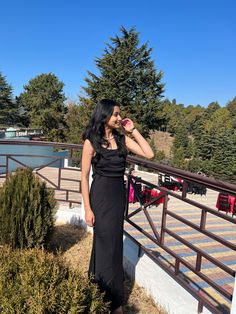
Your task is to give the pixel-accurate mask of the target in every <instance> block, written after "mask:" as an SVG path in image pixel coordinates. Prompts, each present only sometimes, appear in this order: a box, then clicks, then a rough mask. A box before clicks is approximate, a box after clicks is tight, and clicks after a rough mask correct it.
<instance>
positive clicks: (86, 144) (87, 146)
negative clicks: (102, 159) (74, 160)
mask: <svg viewBox="0 0 236 314" xmlns="http://www.w3.org/2000/svg"><path fill="white" fill-rule="evenodd" d="M83 147H84V149H86V150H89V151H93V152H94V148H93V145H92V143H91V141H90V140H89V139H88V138H86V140H85V141H84V145H83Z"/></svg>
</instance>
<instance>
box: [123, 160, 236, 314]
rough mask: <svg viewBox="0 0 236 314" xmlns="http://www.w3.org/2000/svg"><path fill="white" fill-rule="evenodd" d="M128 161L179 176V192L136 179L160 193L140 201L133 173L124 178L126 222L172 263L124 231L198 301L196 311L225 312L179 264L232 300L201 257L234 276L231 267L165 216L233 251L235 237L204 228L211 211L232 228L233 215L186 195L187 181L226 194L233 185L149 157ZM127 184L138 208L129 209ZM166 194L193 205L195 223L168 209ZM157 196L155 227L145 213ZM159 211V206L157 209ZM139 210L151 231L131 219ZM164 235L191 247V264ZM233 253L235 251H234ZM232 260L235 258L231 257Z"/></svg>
mask: <svg viewBox="0 0 236 314" xmlns="http://www.w3.org/2000/svg"><path fill="white" fill-rule="evenodd" d="M128 162H129V163H130V164H135V165H139V166H142V167H144V168H146V169H147V170H149V171H150V170H153V171H155V172H159V173H160V172H161V173H165V174H168V175H171V176H175V177H178V178H180V179H182V180H183V190H182V193H181V194H180V193H176V192H174V191H171V190H168V189H166V188H163V187H161V186H159V185H158V183H156V184H153V183H150V182H148V181H145V180H142V179H141V180H140V179H139V183H140V182H141V184H143V185H146V186H148V187H149V188H150V189H157V190H158V191H160V194H159V195H158V196H157V197H151V199H149V200H148V201H146V202H143V200H142V196H140V193H139V191H138V190H137V188H136V184H135V181H136V179H137V178H136V177H134V176H132V175H131V174H128V175H127V177H128V180H127V203H126V211H125V220H126V222H127V223H128V224H130V225H131V226H132V227H133V228H135V230H138V232H139V234H142V235H143V236H145V238H148V239H149V240H150V241H151V242H152V243H154V244H155V245H156V246H158V247H159V248H161V249H162V250H163V251H164V252H166V253H168V254H169V255H170V256H171V257H172V258H173V259H174V265H173V267H170V266H169V265H167V264H166V263H165V262H163V261H162V260H161V259H160V258H159V256H158V254H156V252H155V251H156V250H151V249H149V248H147V247H146V246H145V245H143V244H142V243H141V242H140V241H139V240H137V239H135V237H133V236H132V235H131V234H130V233H129V232H127V231H126V232H125V234H126V235H127V236H128V237H130V238H132V240H133V241H135V243H136V244H137V245H138V246H139V248H140V250H139V251H140V252H141V250H143V251H144V252H145V253H146V254H147V255H148V256H150V257H151V258H152V259H153V260H154V261H155V262H156V263H157V264H158V265H159V266H161V267H162V268H163V269H164V270H165V271H166V272H167V273H168V274H169V275H170V276H172V278H174V280H176V281H177V282H178V283H179V284H180V285H181V286H182V287H184V288H185V289H186V290H187V291H189V292H190V293H191V294H192V295H193V296H194V297H195V298H196V299H197V300H198V301H199V302H198V312H199V313H201V312H202V310H203V306H205V307H206V308H208V309H209V310H210V311H211V312H212V313H217V314H220V313H223V312H224V311H225V313H226V312H227V311H229V309H228V310H227V309H225V308H224V305H222V304H219V303H218V304H217V300H214V298H213V299H212V298H211V296H209V295H208V294H207V293H206V292H204V289H199V290H197V289H196V288H194V286H193V285H192V283H191V279H190V278H186V277H185V276H184V273H183V272H181V266H184V267H186V268H187V269H188V270H189V271H191V272H192V273H194V274H195V276H197V277H198V278H199V279H200V280H202V281H204V282H205V283H206V284H207V285H208V286H209V287H211V288H213V289H214V290H215V291H217V292H218V293H219V294H220V295H222V296H223V297H224V298H226V299H227V300H229V302H230V301H232V293H231V292H229V291H228V290H227V289H225V287H222V286H221V285H219V284H218V283H216V281H215V280H214V279H213V278H212V276H211V275H207V274H206V273H204V271H203V269H202V260H203V259H204V261H205V262H208V263H212V264H213V265H214V266H215V267H217V268H219V269H221V270H222V271H223V272H225V273H227V274H228V275H230V276H232V278H234V277H235V270H234V269H233V268H232V267H230V266H228V265H226V264H224V263H223V262H221V261H219V260H218V259H217V258H215V257H213V256H212V255H211V254H209V253H207V252H206V251H204V250H203V249H201V248H199V247H198V246H197V245H196V244H193V243H192V242H191V241H188V240H187V239H185V238H184V237H183V236H181V235H179V234H178V233H177V232H175V231H174V229H175V228H173V230H171V229H172V228H171V226H170V227H168V224H167V219H168V218H172V220H173V219H175V221H176V222H178V223H181V224H183V225H185V226H186V228H188V230H189V233H191V231H192V230H194V232H197V233H198V234H201V235H204V237H206V238H208V239H209V240H210V241H212V240H213V241H215V243H218V244H220V245H223V246H224V247H226V248H228V249H230V250H232V254H233V253H236V244H235V241H233V240H232V241H230V240H226V239H224V238H223V237H221V236H219V235H217V234H215V233H214V232H211V231H209V230H207V227H206V225H207V219H208V216H209V215H211V217H218V218H219V219H220V220H222V221H227V222H228V223H230V224H232V226H234V229H235V227H236V219H235V218H234V217H232V216H229V215H226V214H225V213H221V212H219V211H217V210H216V209H215V208H211V207H209V206H206V205H204V204H202V203H199V202H197V201H195V200H192V199H190V198H188V196H187V189H188V184H189V183H190V182H191V183H195V184H201V185H202V186H205V187H207V188H210V189H212V190H215V191H218V192H223V193H227V194H230V195H234V196H235V195H236V185H233V184H231V183H226V182H222V181H218V180H215V179H213V178H208V177H203V176H200V175H197V174H194V173H190V172H187V171H183V170H180V169H176V168H172V167H169V166H165V165H160V164H157V163H155V162H151V161H145V160H143V159H140V158H136V157H131V156H129V157H128ZM130 185H132V187H133V189H134V194H135V196H136V200H138V203H139V206H138V208H133V206H132V208H131V209H130V206H129V205H130V204H129V201H128V196H129V191H130ZM169 197H172V198H174V199H176V200H177V199H178V200H180V201H182V202H183V203H185V204H189V205H190V206H192V207H193V206H194V208H196V210H199V211H200V213H201V215H200V220H199V223H193V222H191V220H188V219H186V218H183V217H182V216H181V215H179V214H177V213H175V211H174V210H171V209H169V208H168V199H169ZM161 198H164V202H163V207H162V211H161V214H160V215H161V216H158V218H159V219H160V220H161V224H160V228H159V230H158V229H157V226H156V225H157V224H156V222H155V221H154V219H153V217H151V215H150V214H149V210H148V208H149V207H150V205H152V204H154V203H156V202H157V201H158V200H160V199H161ZM158 211H159V212H160V210H159V209H158ZM141 212H142V213H143V216H144V217H145V218H146V222H147V224H148V225H149V229H150V231H151V232H147V229H148V228H147V227H146V226H145V228H142V227H141V226H140V225H139V223H138V222H135V219H133V218H134V217H135V216H137V215H139V214H140V213H141ZM166 235H168V236H170V237H172V238H173V239H174V240H175V241H178V242H179V243H181V245H182V246H185V247H186V248H187V249H188V250H189V249H190V250H192V251H194V252H195V263H194V265H193V264H192V263H190V262H188V260H186V259H185V258H183V257H182V256H181V254H178V253H176V251H175V250H172V249H171V248H170V247H168V245H166V244H165V237H166ZM235 256H236V254H235ZM235 264H236V260H235Z"/></svg>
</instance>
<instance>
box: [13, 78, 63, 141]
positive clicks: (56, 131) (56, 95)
mask: <svg viewBox="0 0 236 314" xmlns="http://www.w3.org/2000/svg"><path fill="white" fill-rule="evenodd" d="M63 87H64V84H63V83H62V82H60V81H59V80H58V78H57V77H56V76H55V75H54V74H52V73H49V74H41V75H38V76H36V77H35V78H33V79H32V80H30V81H29V84H28V85H25V86H24V90H25V91H24V92H23V93H21V94H20V96H19V98H18V100H17V101H18V103H19V105H20V106H21V107H23V108H24V110H25V115H26V117H27V123H26V124H27V125H26V126H30V127H34V128H40V129H42V130H43V132H44V135H45V136H46V137H47V139H48V140H52V141H60V140H63V139H64V131H63V129H64V128H65V121H64V115H65V113H66V107H65V105H64V101H65V95H64V93H63Z"/></svg>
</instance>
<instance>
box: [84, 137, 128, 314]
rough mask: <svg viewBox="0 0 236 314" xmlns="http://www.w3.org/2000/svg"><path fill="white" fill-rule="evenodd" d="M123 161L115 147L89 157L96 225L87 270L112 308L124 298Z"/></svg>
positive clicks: (124, 160) (91, 194) (119, 304)
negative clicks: (91, 167)
mask: <svg viewBox="0 0 236 314" xmlns="http://www.w3.org/2000/svg"><path fill="white" fill-rule="evenodd" d="M122 141H124V137H123V138H122ZM125 162H126V156H122V155H120V153H119V151H118V149H106V148H102V152H101V154H99V158H98V156H96V157H94V158H93V159H92V166H93V181H92V185H91V189H90V203H91V208H92V210H93V212H94V215H95V225H94V235H93V247H92V254H91V259H90V265H89V274H91V275H93V276H94V280H95V282H96V283H98V285H99V287H100V290H101V291H102V292H105V300H106V301H110V302H111V303H110V309H111V311H113V310H115V309H116V308H118V307H119V306H121V305H122V298H123V225H124V209H125V198H126V197H125V195H126V194H125V185H124V171H125Z"/></svg>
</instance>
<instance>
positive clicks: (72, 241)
mask: <svg viewBox="0 0 236 314" xmlns="http://www.w3.org/2000/svg"><path fill="white" fill-rule="evenodd" d="M91 243H92V236H91V234H86V232H85V230H84V229H81V228H78V227H75V226H71V225H59V226H57V227H56V230H55V233H54V236H53V239H52V242H51V246H50V248H51V250H52V251H54V252H59V253H60V254H62V255H63V257H64V258H65V260H66V261H67V262H68V263H69V265H71V267H74V268H78V267H79V268H80V270H81V271H82V272H83V273H84V275H85V276H87V269H88V263H89V258H90V251H91ZM124 287H125V297H124V298H125V300H124V301H125V304H126V305H125V306H124V313H125V314H136V313H142V314H146V313H148V314H159V313H161V314H164V313H166V311H164V310H162V309H161V308H160V307H158V306H157V305H156V304H155V303H154V301H153V300H152V298H150V297H148V296H147V294H146V293H145V290H144V289H142V288H140V287H138V286H137V285H136V284H135V283H134V281H133V280H131V279H129V278H128V276H127V275H126V278H125V282H124Z"/></svg>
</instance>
